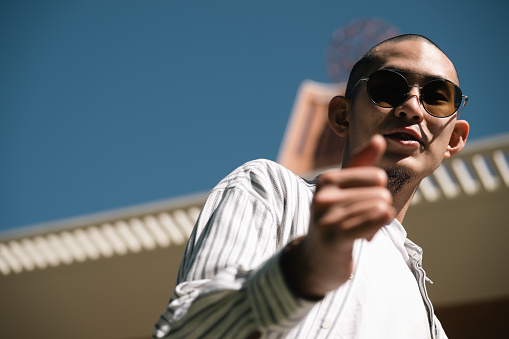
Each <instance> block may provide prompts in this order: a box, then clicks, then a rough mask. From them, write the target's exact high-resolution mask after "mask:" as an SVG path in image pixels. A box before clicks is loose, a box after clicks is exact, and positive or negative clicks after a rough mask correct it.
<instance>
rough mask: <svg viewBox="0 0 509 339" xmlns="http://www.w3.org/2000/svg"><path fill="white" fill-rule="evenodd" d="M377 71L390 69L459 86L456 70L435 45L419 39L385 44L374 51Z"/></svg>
mask: <svg viewBox="0 0 509 339" xmlns="http://www.w3.org/2000/svg"><path fill="white" fill-rule="evenodd" d="M374 53H375V54H376V55H377V58H378V59H379V60H380V63H379V64H378V65H377V67H376V68H377V69H382V68H391V69H399V70H402V71H407V72H413V73H419V74H425V75H429V76H432V77H438V78H443V79H447V80H450V81H452V82H454V83H456V84H457V85H458V86H459V79H458V75H457V73H456V68H455V67H454V65H453V63H452V62H451V60H449V58H448V57H447V56H446V55H445V54H444V52H442V51H441V50H440V49H439V48H437V47H436V46H435V45H433V44H431V43H429V42H427V41H424V40H420V39H411V40H404V41H398V42H387V43H384V44H382V45H379V46H377V47H376V49H375V50H374Z"/></svg>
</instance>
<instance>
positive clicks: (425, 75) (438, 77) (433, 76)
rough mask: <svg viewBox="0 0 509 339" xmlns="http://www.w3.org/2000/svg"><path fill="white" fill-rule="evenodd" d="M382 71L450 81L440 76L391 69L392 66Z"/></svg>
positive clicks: (395, 68)
mask: <svg viewBox="0 0 509 339" xmlns="http://www.w3.org/2000/svg"><path fill="white" fill-rule="evenodd" d="M381 69H386V70H389V71H396V72H400V73H408V74H415V75H421V76H423V77H427V78H433V79H441V80H448V79H446V78H444V77H442V76H440V75H435V74H424V73H417V72H412V71H409V70H406V69H402V68H397V67H391V66H388V67H384V68H381ZM448 81H450V80H448Z"/></svg>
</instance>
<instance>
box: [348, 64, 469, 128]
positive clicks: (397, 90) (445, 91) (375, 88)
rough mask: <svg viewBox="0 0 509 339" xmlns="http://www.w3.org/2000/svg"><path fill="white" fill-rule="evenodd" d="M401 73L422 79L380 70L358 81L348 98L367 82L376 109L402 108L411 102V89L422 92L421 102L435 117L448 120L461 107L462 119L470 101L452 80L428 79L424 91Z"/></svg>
mask: <svg viewBox="0 0 509 339" xmlns="http://www.w3.org/2000/svg"><path fill="white" fill-rule="evenodd" d="M401 73H405V74H414V75H423V74H419V73H411V72H400V71H398V72H396V71H394V70H389V69H382V70H378V71H375V72H373V73H372V74H371V75H370V76H369V77H368V78H361V79H359V81H357V83H356V84H355V86H354V87H353V88H352V90H351V91H350V92H349V93H348V95H347V97H350V96H351V95H352V93H353V92H354V90H355V88H356V87H357V85H358V84H359V83H360V82H361V81H366V82H367V90H368V95H369V98H370V99H371V101H372V102H373V103H374V104H375V105H377V106H380V107H384V108H394V107H399V106H401V105H402V104H403V103H404V102H405V101H406V100H408V97H409V95H410V88H411V87H417V88H419V89H420V96H419V101H420V102H421V105H422V106H423V107H424V109H425V110H426V112H428V113H429V114H431V115H432V116H434V117H438V118H447V117H449V116H451V115H453V114H454V113H456V112H457V111H458V109H459V108H460V106H461V110H460V111H459V113H458V116H459V115H460V114H461V111H462V110H463V107H465V105H466V104H467V101H468V97H467V96H465V95H462V93H461V89H460V88H459V87H458V86H456V85H455V84H454V83H452V82H451V81H449V80H445V79H441V78H435V77H430V76H427V77H430V78H431V80H429V81H428V82H427V83H426V84H424V85H423V86H422V87H420V86H417V85H413V86H410V85H409V84H408V82H407V80H406V78H405V76H404V75H403V74H401ZM463 99H464V100H463ZM462 101H463V105H462Z"/></svg>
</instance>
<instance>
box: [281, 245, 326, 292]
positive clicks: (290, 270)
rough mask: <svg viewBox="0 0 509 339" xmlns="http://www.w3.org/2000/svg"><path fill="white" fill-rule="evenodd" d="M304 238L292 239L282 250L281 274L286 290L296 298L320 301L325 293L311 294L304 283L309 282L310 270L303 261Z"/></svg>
mask: <svg viewBox="0 0 509 339" xmlns="http://www.w3.org/2000/svg"><path fill="white" fill-rule="evenodd" d="M304 238H305V236H301V237H299V238H296V239H294V240H293V241H291V242H290V243H288V245H286V247H285V248H284V249H283V252H282V253H281V257H280V260H279V265H280V267H281V272H282V273H283V278H284V280H285V283H286V285H287V286H288V289H289V290H290V291H291V292H292V293H294V294H295V295H296V296H297V297H298V298H301V299H304V300H308V301H320V300H322V299H323V298H324V297H325V293H324V294H321V293H313V292H311V291H309V289H307V288H306V287H305V286H306V283H307V281H308V280H309V279H308V278H309V273H310V269H309V267H308V265H307V264H306V262H307V261H306V260H304V258H303V256H304V253H303V250H302V241H303V240H304Z"/></svg>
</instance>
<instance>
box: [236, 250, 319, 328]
mask: <svg viewBox="0 0 509 339" xmlns="http://www.w3.org/2000/svg"><path fill="white" fill-rule="evenodd" d="M281 254H282V251H280V252H278V253H277V254H276V255H274V256H272V257H271V258H270V259H269V260H268V261H267V262H265V264H264V265H263V266H261V267H260V268H259V269H258V270H256V271H255V272H253V275H252V276H251V277H250V278H249V279H248V281H247V282H246V288H247V298H248V301H249V303H250V304H251V306H252V309H253V311H254V315H255V319H256V321H257V328H258V329H259V330H260V331H262V332H264V331H266V330H268V329H269V328H270V329H271V330H275V331H283V332H287V331H289V330H291V329H292V328H294V327H295V326H297V325H298V324H299V322H301V321H302V319H303V318H304V317H305V316H306V315H307V314H308V313H309V311H310V310H311V309H312V308H313V306H314V305H316V303H317V302H316V301H309V300H304V299H301V298H298V297H297V296H296V295H295V294H294V293H293V292H292V291H291V290H290V289H289V288H288V286H287V285H286V282H285V280H284V277H283V272H282V271H281V267H280V265H279V261H280V257H281Z"/></svg>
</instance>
